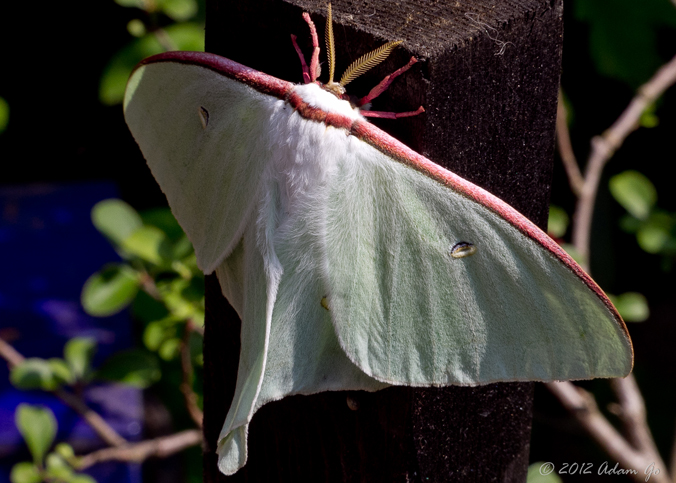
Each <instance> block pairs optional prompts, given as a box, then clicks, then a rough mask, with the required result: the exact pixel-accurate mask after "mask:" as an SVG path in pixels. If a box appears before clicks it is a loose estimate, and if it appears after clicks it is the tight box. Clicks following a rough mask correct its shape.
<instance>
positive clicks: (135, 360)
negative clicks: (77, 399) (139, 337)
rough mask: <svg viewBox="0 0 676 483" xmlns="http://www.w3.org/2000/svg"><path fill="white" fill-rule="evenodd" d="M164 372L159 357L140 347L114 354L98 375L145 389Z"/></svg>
mask: <svg viewBox="0 0 676 483" xmlns="http://www.w3.org/2000/svg"><path fill="white" fill-rule="evenodd" d="M161 376H162V373H161V371H160V366H159V363H158V361H157V358H156V357H155V356H153V355H152V354H149V353H148V352H146V351H143V350H140V349H130V350H128V351H124V352H118V353H116V354H114V355H113V356H112V357H111V358H110V359H108V360H107V361H106V363H105V364H104V365H103V367H102V368H101V369H100V370H99V372H98V377H100V378H101V379H106V380H109V381H117V382H121V383H123V384H129V385H130V386H134V387H138V388H141V389H144V388H146V387H148V386H150V385H151V384H153V383H154V382H157V381H158V380H159V379H160V377H161Z"/></svg>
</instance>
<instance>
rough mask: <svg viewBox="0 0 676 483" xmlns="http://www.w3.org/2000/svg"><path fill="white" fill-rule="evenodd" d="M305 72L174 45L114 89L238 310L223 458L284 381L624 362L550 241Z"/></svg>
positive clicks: (576, 271)
mask: <svg viewBox="0 0 676 483" xmlns="http://www.w3.org/2000/svg"><path fill="white" fill-rule="evenodd" d="M306 20H307V21H308V23H309V24H310V26H311V28H312V29H314V26H313V25H312V23H311V21H309V17H307V18H306ZM330 23H331V22H330V19H329V21H328V23H327V25H328V29H327V30H329V32H328V34H329V37H330ZM315 38H316V37H315ZM328 43H329V54H330V55H329V57H330V61H329V64H330V75H331V77H333V61H332V58H333V54H332V41H329V42H328ZM314 46H315V52H318V46H317V42H316V40H315V41H314ZM301 58H302V57H301ZM303 64H304V62H303ZM304 77H305V84H303V85H296V84H292V83H289V82H286V81H283V80H280V79H276V78H274V77H271V76H268V75H266V74H263V73H261V72H258V71H255V70H253V69H250V68H247V67H245V66H243V65H241V64H238V63H236V62H233V61H230V60H228V59H225V58H223V57H219V56H216V55H213V54H209V53H200V52H170V53H165V54H160V55H156V56H153V57H150V58H148V59H146V60H144V61H142V62H141V63H140V64H139V65H138V66H137V67H136V69H135V70H134V72H133V73H132V75H131V78H130V79H129V83H128V86H127V91H126V94H125V100H124V110H125V118H126V121H127V124H128V125H129V128H130V130H131V132H132V134H133V136H134V138H135V139H136V141H137V143H138V144H139V146H140V148H141V151H142V152H143V154H144V157H145V158H146V160H147V162H148V165H149V167H150V169H151V171H152V173H153V175H154V176H155V178H156V179H157V181H158V183H159V184H160V186H161V188H162V190H163V191H164V193H165V194H166V196H167V199H168V202H169V205H170V207H171V209H172V211H173V213H174V215H175V216H176V218H177V220H178V221H179V223H180V224H181V226H182V227H183V229H184V230H185V232H186V234H187V235H188V237H189V238H190V240H191V241H192V243H193V245H194V248H195V253H196V257H197V263H198V265H199V267H200V268H201V269H202V270H203V271H204V272H205V273H206V274H210V273H213V272H215V273H216V274H217V277H218V280H219V283H220V285H221V290H222V292H223V294H224V296H225V297H226V298H227V299H228V300H229V301H230V303H231V305H232V306H233V307H234V308H235V310H236V311H237V312H238V314H239V315H240V317H241V319H242V330H241V353H240V361H239V368H238V375H237V385H236V389H235V396H234V399H233V401H232V404H231V407H230V410H229V412H228V414H227V417H226V420H225V423H224V426H223V429H222V431H221V434H220V437H219V443H218V453H219V468H220V470H221V471H222V472H223V473H225V474H232V473H234V472H236V471H237V470H238V469H239V468H241V467H242V466H243V465H244V464H245V462H246V458H247V430H248V425H249V422H250V421H251V419H252V417H253V415H254V413H255V412H256V411H257V410H258V409H259V408H260V407H261V406H263V405H264V404H266V403H267V402H270V401H274V400H277V399H281V398H283V397H285V396H287V395H291V394H313V393H317V392H321V391H336V390H367V391H376V390H379V389H382V388H385V387H387V386H389V385H409V386H444V385H468V386H471V385H479V384H487V383H491V382H497V381H553V380H568V379H589V378H594V377H619V376H625V375H626V374H628V373H629V372H630V371H631V368H632V364H633V353H632V347H631V342H630V339H629V335H628V332H627V329H626V327H625V325H624V322H623V321H622V319H621V317H620V316H619V314H618V313H617V311H616V309H615V308H614V307H613V305H612V303H611V302H610V301H609V300H608V298H607V297H606V296H605V294H604V293H603V291H602V290H601V289H600V288H599V287H598V286H597V285H596V283H594V281H593V280H592V279H591V278H590V277H589V276H588V275H587V274H586V273H585V272H584V271H583V270H582V269H581V268H580V267H579V266H578V265H577V264H576V263H575V262H574V261H573V260H572V259H571V257H570V256H568V255H567V254H566V253H565V251H564V250H563V249H561V248H560V247H559V246H558V245H557V244H556V242H554V241H553V240H552V239H551V238H549V237H548V236H547V235H546V234H545V233H544V232H542V231H541V230H540V229H539V228H538V227H536V226H535V225H534V224H533V223H531V222H530V221H529V220H528V219H526V218H525V217H524V216H523V215H521V214H520V213H518V212H517V211H516V210H515V209H514V208H512V207H511V206H509V205H508V204H506V203H505V202H503V201H501V200H500V199H498V198H497V197H495V196H493V195H491V194H490V193H488V192H487V191H485V190H483V189H481V188H480V187H478V186H476V185H474V184H472V183H470V182H468V181H466V180H464V179H462V178H460V177H459V176H457V175H455V174H453V173H452V172H450V171H447V170H445V169H443V168H441V167H440V166H438V165H436V164H434V163H433V162H431V161H430V160H428V159H426V158H424V157H423V156H421V155H420V154H418V153H416V152H414V151H412V150H411V149H409V148H408V147H407V146H405V145H403V144H402V143H400V142H398V141H397V140H395V139H393V138H392V137H390V136H389V135H387V134H385V133H384V132H383V131H381V130H380V129H378V128H377V127H375V126H374V125H372V124H370V123H369V122H368V121H366V120H365V118H364V117H363V116H362V114H363V111H360V109H359V108H358V107H355V106H353V105H352V104H350V102H348V101H347V100H344V99H343V95H342V90H341V88H339V87H336V86H335V85H334V84H335V83H333V82H332V80H331V81H330V82H329V83H327V85H322V84H320V83H319V82H316V81H315V78H316V57H313V62H311V66H310V68H309V69H308V68H307V67H306V68H305V69H304Z"/></svg>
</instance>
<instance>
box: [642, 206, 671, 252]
mask: <svg viewBox="0 0 676 483" xmlns="http://www.w3.org/2000/svg"><path fill="white" fill-rule="evenodd" d="M673 229H674V219H673V218H672V217H671V216H670V215H668V214H666V213H653V214H652V216H650V218H649V219H648V221H646V222H645V223H643V224H642V225H641V227H640V228H639V229H638V231H637V232H636V240H637V241H638V244H639V246H640V247H641V248H642V249H643V250H644V251H646V252H648V253H660V252H661V251H662V249H664V248H665V247H666V246H668V245H669V244H670V243H671V242H672V239H673V235H672V231H673Z"/></svg>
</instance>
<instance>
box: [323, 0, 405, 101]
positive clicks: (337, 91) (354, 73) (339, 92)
mask: <svg viewBox="0 0 676 483" xmlns="http://www.w3.org/2000/svg"><path fill="white" fill-rule="evenodd" d="M325 40H326V56H327V57H328V63H329V81H328V82H327V83H326V84H324V85H323V88H324V89H325V90H327V91H329V92H331V93H332V94H334V95H335V96H336V97H338V98H340V99H343V98H344V97H345V86H346V85H347V84H349V83H350V82H352V81H353V80H355V79H356V78H357V77H359V76H360V75H362V74H364V73H366V72H368V71H369V70H371V69H372V68H373V67H375V66H376V65H378V64H380V63H381V62H382V61H384V60H385V59H386V58H387V56H388V55H390V52H392V50H394V48H395V47H397V46H398V45H399V44H401V43H402V42H403V40H397V41H394V42H388V43H386V44H385V45H382V46H380V47H378V48H377V49H375V50H372V51H371V52H369V53H368V54H364V55H362V56H361V57H359V58H358V59H357V60H355V61H354V62H352V63H351V64H350V66H349V67H348V68H347V69H346V70H345V72H344V73H343V75H342V77H341V78H340V81H338V82H335V81H334V80H333V76H334V73H335V64H336V60H335V59H336V49H335V43H334V39H333V20H332V16H331V3H329V6H328V14H327V17H326V33H325Z"/></svg>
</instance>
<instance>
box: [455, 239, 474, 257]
mask: <svg viewBox="0 0 676 483" xmlns="http://www.w3.org/2000/svg"><path fill="white" fill-rule="evenodd" d="M475 253H476V246H475V245H474V244H473V243H470V242H466V241H461V242H458V243H456V244H455V245H453V248H451V256H452V257H453V258H465V257H469V256H471V255H474V254H475Z"/></svg>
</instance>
